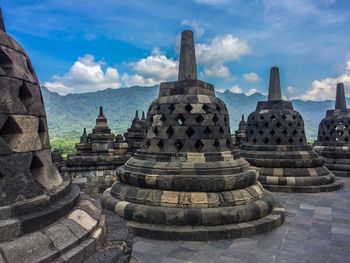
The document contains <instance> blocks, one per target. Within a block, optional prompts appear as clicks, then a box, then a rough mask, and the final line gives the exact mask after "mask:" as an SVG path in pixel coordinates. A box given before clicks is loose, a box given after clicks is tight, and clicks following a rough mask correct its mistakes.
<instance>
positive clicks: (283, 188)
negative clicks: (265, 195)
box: [263, 179, 343, 193]
mask: <svg viewBox="0 0 350 263" xmlns="http://www.w3.org/2000/svg"><path fill="white" fill-rule="evenodd" d="M263 186H264V188H265V189H267V190H269V191H271V192H286V193H320V192H332V191H336V190H339V189H341V188H342V187H343V183H342V182H341V181H339V180H337V179H336V180H335V181H334V182H333V183H331V184H326V185H315V186H292V185H268V184H263Z"/></svg>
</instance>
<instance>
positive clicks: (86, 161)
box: [66, 107, 131, 197]
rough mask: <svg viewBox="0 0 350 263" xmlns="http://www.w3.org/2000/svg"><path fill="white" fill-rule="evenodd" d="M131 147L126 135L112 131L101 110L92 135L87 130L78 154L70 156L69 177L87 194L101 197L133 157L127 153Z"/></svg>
mask: <svg viewBox="0 0 350 263" xmlns="http://www.w3.org/2000/svg"><path fill="white" fill-rule="evenodd" d="M127 147H128V145H127V144H126V143H125V142H124V140H123V136H122V135H117V136H115V135H114V134H113V133H112V132H111V129H110V128H109V127H108V122H107V119H106V117H105V116H104V113H103V108H102V107H100V111H99V115H98V117H97V119H96V126H95V128H94V129H93V130H92V133H90V134H89V135H87V134H86V129H85V128H84V132H83V135H82V136H81V137H80V142H79V143H77V144H76V149H77V154H76V155H71V156H69V157H68V160H67V168H66V174H67V175H68V176H72V178H73V182H74V183H76V184H78V185H79V186H80V188H81V189H82V191H84V192H85V193H86V194H88V195H89V196H92V197H99V195H100V194H101V193H103V191H104V190H106V188H108V187H110V186H111V185H112V183H113V182H114V181H115V180H116V168H117V167H119V166H121V165H123V164H124V163H125V162H126V161H127V160H128V159H129V158H130V157H131V156H130V155H128V154H127V153H126V151H127Z"/></svg>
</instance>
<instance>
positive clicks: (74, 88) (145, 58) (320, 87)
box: [0, 0, 350, 100]
mask: <svg viewBox="0 0 350 263" xmlns="http://www.w3.org/2000/svg"><path fill="white" fill-rule="evenodd" d="M0 2H1V7H2V9H3V15H4V19H5V23H6V27H7V31H8V32H9V33H10V34H11V35H13V36H14V37H15V38H16V39H17V40H18V41H19V42H20V43H21V44H22V45H23V46H24V47H25V49H26V50H27V52H28V53H29V55H30V57H31V59H32V62H33V64H34V66H35V68H36V71H37V73H38V76H39V79H40V81H41V83H42V84H44V85H46V86H47V87H48V88H50V89H51V90H53V91H56V92H59V93H60V94H67V93H82V92H90V91H95V90H100V89H106V88H123V87H129V86H132V85H144V86H147V85H154V84H158V83H159V82H162V81H170V80H174V79H176V76H177V66H178V49H179V35H180V32H181V30H183V29H187V28H190V29H192V30H193V31H194V32H195V38H196V48H197V49H196V52H197V61H198V64H199V69H198V70H199V76H200V78H201V79H203V80H205V81H209V82H211V83H213V84H214V85H215V86H216V89H217V90H218V91H224V90H227V89H230V90H231V91H232V92H236V93H246V94H252V93H254V92H256V91H259V92H261V93H266V92H267V88H268V87H267V85H268V80H269V69H270V67H271V66H279V67H280V72H281V78H282V85H283V94H284V95H285V96H286V97H288V98H302V99H311V100H324V99H333V98H334V89H335V85H336V83H337V82H339V81H342V82H344V83H345V86H346V88H347V93H348V94H349V95H348V96H349V97H350V26H349V24H350V23H349V22H350V21H349V20H350V1H348V0H251V1H246V0H176V1H165V0H125V1H124V0H118V1H113V0H99V1H89V0H59V1H57V0H31V1H27V0H2V1H0Z"/></svg>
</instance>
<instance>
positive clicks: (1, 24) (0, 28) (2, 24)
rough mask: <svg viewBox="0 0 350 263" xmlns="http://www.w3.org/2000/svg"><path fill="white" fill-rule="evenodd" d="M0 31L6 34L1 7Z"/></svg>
mask: <svg viewBox="0 0 350 263" xmlns="http://www.w3.org/2000/svg"><path fill="white" fill-rule="evenodd" d="M0 30H2V31H4V32H6V28H5V23H4V18H3V16H2V10H1V7H0Z"/></svg>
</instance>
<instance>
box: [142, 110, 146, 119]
mask: <svg viewBox="0 0 350 263" xmlns="http://www.w3.org/2000/svg"><path fill="white" fill-rule="evenodd" d="M145 119H146V118H145V112H144V111H142V119H141V120H145Z"/></svg>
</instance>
